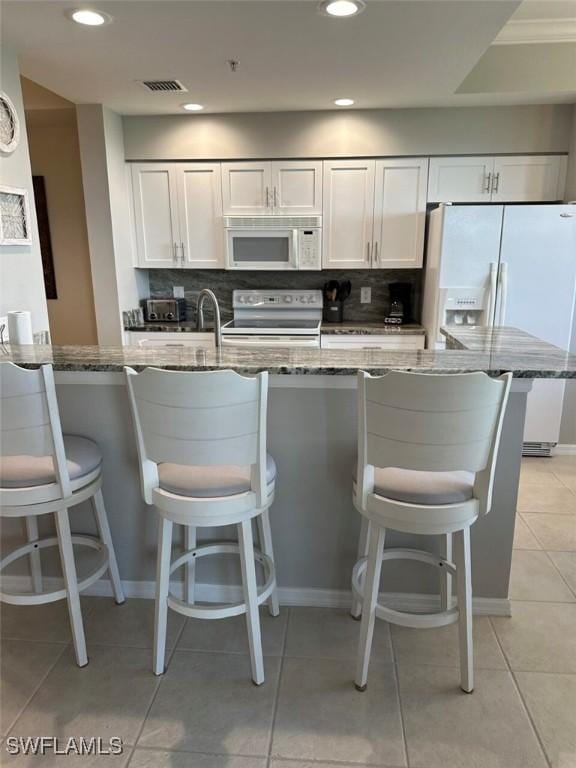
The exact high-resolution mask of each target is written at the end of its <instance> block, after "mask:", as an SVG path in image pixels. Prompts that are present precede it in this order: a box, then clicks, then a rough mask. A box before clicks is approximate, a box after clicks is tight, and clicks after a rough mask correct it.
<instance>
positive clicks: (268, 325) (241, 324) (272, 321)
mask: <svg viewBox="0 0 576 768" xmlns="http://www.w3.org/2000/svg"><path fill="white" fill-rule="evenodd" d="M319 326H320V322H319V321H318V320H298V319H296V318H293V319H292V318H290V319H282V320H279V319H276V318H273V317H270V318H267V319H266V320H257V319H244V320H230V322H228V323H226V325H224V326H222V330H225V329H226V328H228V329H231V328H233V329H235V330H236V329H242V330H248V331H250V330H258V331H259V330H262V329H269V330H271V331H274V330H292V329H294V330H305V329H310V330H311V331H315V330H318V328H319Z"/></svg>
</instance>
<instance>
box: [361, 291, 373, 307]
mask: <svg viewBox="0 0 576 768" xmlns="http://www.w3.org/2000/svg"><path fill="white" fill-rule="evenodd" d="M360 304H372V288H360Z"/></svg>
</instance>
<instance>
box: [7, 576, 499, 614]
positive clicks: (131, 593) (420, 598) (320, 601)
mask: <svg viewBox="0 0 576 768" xmlns="http://www.w3.org/2000/svg"><path fill="white" fill-rule="evenodd" d="M2 584H3V586H4V588H5V589H6V590H7V591H9V592H26V591H28V590H29V589H30V579H29V577H28V576H4V577H2ZM44 584H45V588H46V589H50V590H51V589H61V588H62V580H61V579H58V578H54V577H46V578H45V579H44ZM122 584H123V586H124V592H125V594H126V597H139V598H145V599H148V600H153V599H154V595H155V591H156V582H154V581H123V582H122ZM196 589H197V596H198V600H199V601H201V602H207V603H237V602H240V600H242V590H241V588H240V587H239V586H227V585H224V584H197V585H196ZM170 590H171V591H172V592H173V594H174V595H176V596H177V597H180V598H181V597H182V596H183V590H182V582H173V583H172V584H171V585H170ZM82 594H83V595H91V596H94V597H111V596H112V586H111V584H110V581H108V580H107V579H100V580H99V581H97V582H96V583H94V584H92V586H91V587H89V588H88V589H87V590H86V591H85V592H83V593H82ZM278 598H279V600H280V604H281V605H285V606H290V605H293V606H307V607H313V608H346V607H348V606H349V605H350V603H351V600H352V593H351V592H350V591H349V590H346V589H341V590H338V589H309V588H299V587H295V588H294V587H279V588H278ZM381 600H382V601H383V602H385V603H386V604H387V605H389V606H390V607H391V608H394V609H395V610H397V611H409V612H419V613H420V612H431V611H434V610H438V609H439V608H440V598H439V597H438V596H437V595H422V594H415V593H405V592H388V593H383V594H382V595H381ZM473 610H474V614H475V615H476V616H511V615H512V612H511V608H510V601H509V600H508V599H507V598H503V597H475V598H473Z"/></svg>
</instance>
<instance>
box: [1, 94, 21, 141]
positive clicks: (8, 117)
mask: <svg viewBox="0 0 576 768" xmlns="http://www.w3.org/2000/svg"><path fill="white" fill-rule="evenodd" d="M19 142H20V121H19V119H18V113H17V112H16V107H15V106H14V104H13V103H12V100H11V99H10V97H9V96H8V94H7V93H4V91H0V152H3V153H4V154H6V155H9V154H10V153H11V152H14V150H15V149H16V147H17V146H18V144H19Z"/></svg>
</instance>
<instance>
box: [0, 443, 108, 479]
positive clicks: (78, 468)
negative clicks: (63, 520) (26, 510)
mask: <svg viewBox="0 0 576 768" xmlns="http://www.w3.org/2000/svg"><path fill="white" fill-rule="evenodd" d="M64 450H65V452H66V460H67V462H68V472H69V473H70V480H80V479H81V478H82V477H84V476H85V475H88V474H90V473H91V472H93V471H94V470H95V469H97V468H98V467H99V466H100V464H101V463H102V454H101V453H100V449H99V448H98V445H97V444H96V443H95V442H94V441H93V440H89V439H88V438H87V437H79V436H78V435H64ZM55 482H56V473H55V471H54V461H53V458H52V456H0V488H33V487H35V486H38V485H50V484H52V483H55Z"/></svg>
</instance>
